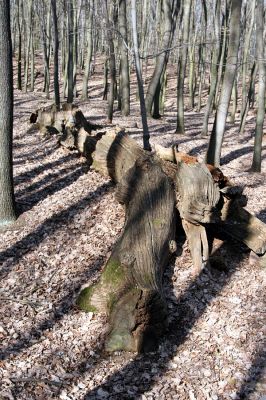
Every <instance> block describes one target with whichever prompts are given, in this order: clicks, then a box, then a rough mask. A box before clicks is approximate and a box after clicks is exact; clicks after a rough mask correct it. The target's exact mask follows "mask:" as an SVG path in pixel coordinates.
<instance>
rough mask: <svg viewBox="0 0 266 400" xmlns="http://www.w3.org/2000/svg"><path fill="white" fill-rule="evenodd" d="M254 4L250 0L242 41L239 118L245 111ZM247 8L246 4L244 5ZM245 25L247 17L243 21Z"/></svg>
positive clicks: (253, 1)
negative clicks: (248, 21) (249, 15)
mask: <svg viewBox="0 0 266 400" xmlns="http://www.w3.org/2000/svg"><path fill="white" fill-rule="evenodd" d="M255 6H256V0H252V1H251V18H250V24H249V28H247V27H246V35H245V42H244V50H243V59H242V104H241V120H242V119H243V118H244V114H245V111H246V99H247V83H246V79H247V76H246V75H247V70H248V54H249V51H250V39H251V35H252V32H253V27H254V17H255ZM246 8H247V6H246ZM245 23H246V25H247V19H246V21H245Z"/></svg>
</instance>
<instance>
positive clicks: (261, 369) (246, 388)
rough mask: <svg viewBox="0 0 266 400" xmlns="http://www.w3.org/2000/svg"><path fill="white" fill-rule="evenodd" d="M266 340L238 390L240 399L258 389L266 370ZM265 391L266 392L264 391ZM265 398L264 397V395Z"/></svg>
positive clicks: (246, 399)
mask: <svg viewBox="0 0 266 400" xmlns="http://www.w3.org/2000/svg"><path fill="white" fill-rule="evenodd" d="M265 304H266V303H265ZM265 346H266V341H264V343H263V345H262V346H261V348H260V349H259V350H258V351H257V353H256V355H255V358H254V361H253V363H252V365H251V367H250V369H249V371H248V374H247V376H246V378H245V381H244V382H243V383H242V385H241V388H240V390H239V391H238V392H237V395H236V398H237V399H239V400H248V399H250V396H251V395H252V393H253V392H254V391H255V390H256V386H257V384H258V382H260V380H261V379H262V378H263V375H264V373H265V370H266V348H265ZM264 393H265V392H264ZM261 399H262V400H263V399H264V397H263V396H262V397H261Z"/></svg>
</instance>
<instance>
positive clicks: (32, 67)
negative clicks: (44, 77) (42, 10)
mask: <svg viewBox="0 0 266 400" xmlns="http://www.w3.org/2000/svg"><path fill="white" fill-rule="evenodd" d="M34 28H35V20H34V19H32V35H31V39H30V47H31V59H30V63H31V67H30V91H31V92H33V90H34V81H35V72H34V38H33V36H34Z"/></svg>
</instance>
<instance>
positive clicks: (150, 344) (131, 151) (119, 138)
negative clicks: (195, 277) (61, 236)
mask: <svg viewBox="0 0 266 400" xmlns="http://www.w3.org/2000/svg"><path fill="white" fill-rule="evenodd" d="M132 142H133V143H132ZM93 158H94V161H93V166H94V167H95V168H97V170H98V171H101V172H102V173H104V174H106V173H107V172H108V174H109V175H110V176H111V177H112V179H113V180H114V181H115V182H117V190H116V198H117V200H118V201H119V202H120V203H122V204H124V205H125V208H126V221H125V225H124V229H123V233H122V235H121V237H120V238H119V239H118V241H117V243H116V244H115V246H114V249H113V251H112V254H111V256H110V258H109V260H108V262H107V264H106V266H105V268H104V270H103V272H102V274H101V278H100V280H99V282H98V283H96V284H95V285H92V286H90V287H89V288H86V289H84V290H83V291H82V292H81V293H80V296H79V299H78V304H79V306H80V307H81V308H83V309H85V310H91V311H100V312H105V313H107V314H108V316H109V324H110V326H109V332H108V335H107V339H106V342H105V349H106V350H107V351H115V350H127V351H149V350H152V349H153V348H154V347H155V346H156V344H157V341H158V339H159V337H160V336H161V334H162V332H163V330H164V329H165V327H166V326H167V313H166V308H165V301H164V296H163V292H162V274H163V270H164V267H165V266H166V264H167V262H168V259H169V255H170V249H171V248H172V244H173V243H172V242H173V240H174V236H175V228H176V226H175V195H174V190H173V187H172V185H171V183H170V181H169V179H168V177H167V175H166V174H165V173H164V172H163V170H162V168H161V166H160V163H159V162H158V161H157V160H156V159H155V158H154V157H153V156H151V155H150V154H149V153H146V152H144V151H143V150H142V149H141V148H140V147H139V146H138V145H137V144H136V143H134V141H132V139H130V138H129V137H127V136H125V135H123V133H120V134H118V135H115V137H114V133H113V134H112V133H111V134H109V135H106V136H104V137H103V138H102V139H101V140H100V141H99V142H98V143H97V145H96V151H95V153H94V156H93Z"/></svg>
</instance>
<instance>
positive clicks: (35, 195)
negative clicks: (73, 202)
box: [15, 165, 88, 214]
mask: <svg viewBox="0 0 266 400" xmlns="http://www.w3.org/2000/svg"><path fill="white" fill-rule="evenodd" d="M87 170H88V167H87V166H86V165H84V166H80V167H77V166H72V167H69V168H64V169H61V170H59V171H58V172H55V173H50V174H49V175H47V176H45V177H44V178H43V179H41V180H39V181H38V182H36V183H34V184H32V185H30V186H28V187H26V188H25V189H24V190H22V191H19V192H17V193H15V196H16V204H17V210H18V213H19V214H22V213H24V212H26V211H28V210H30V209H31V208H32V207H34V206H35V205H36V204H38V203H39V202H40V201H42V200H44V199H45V198H46V197H48V196H52V195H53V194H55V193H57V192H58V191H60V190H62V189H64V188H66V187H67V186H70V185H71V184H72V183H73V182H75V181H77V180H78V178H79V177H80V176H82V175H83V174H84V173H86V172H87ZM42 186H44V187H43V188H42V189H40V188H41V187H42ZM38 189H40V190H38ZM26 194H27V195H26Z"/></svg>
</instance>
